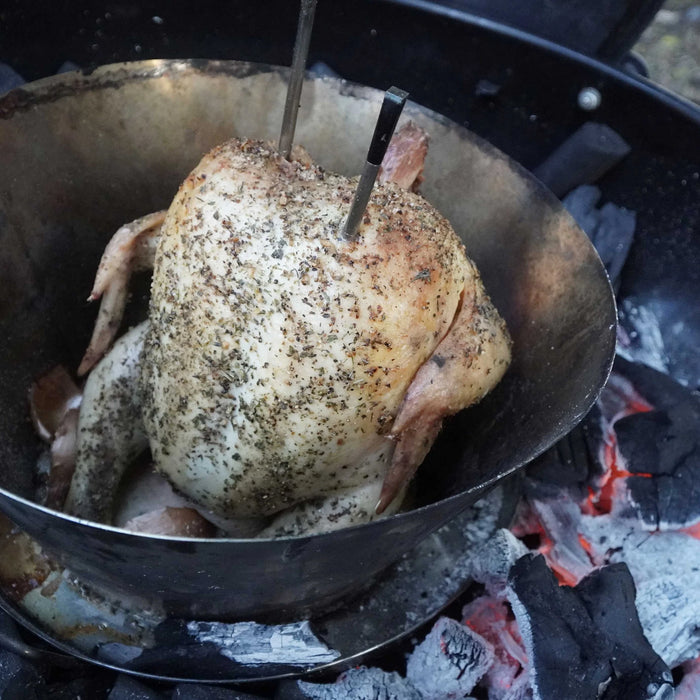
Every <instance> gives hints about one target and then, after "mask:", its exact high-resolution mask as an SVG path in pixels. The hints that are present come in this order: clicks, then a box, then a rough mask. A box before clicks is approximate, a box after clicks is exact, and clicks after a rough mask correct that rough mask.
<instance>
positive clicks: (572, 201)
mask: <svg viewBox="0 0 700 700" xmlns="http://www.w3.org/2000/svg"><path fill="white" fill-rule="evenodd" d="M600 194H601V193H600V190H599V189H598V188H597V187H594V186H593V185H583V186H582V187H578V188H576V189H575V190H573V191H572V192H570V193H569V194H568V195H567V196H566V197H565V198H564V206H565V207H566V208H567V209H568V211H569V213H570V214H571V216H573V217H574V219H575V220H576V223H577V224H578V225H579V226H580V227H581V228H582V229H583V230H584V231H585V232H586V234H587V235H588V237H589V238H590V239H591V242H592V243H593V245H594V246H595V248H596V250H597V251H598V255H600V258H601V260H602V261H603V264H604V265H605V269H606V270H607V271H608V275H609V276H610V279H611V281H612V282H613V284H615V283H616V282H617V280H618V277H619V276H620V272H621V271H622V267H623V265H624V264H625V260H626V259H627V255H628V254H629V251H630V248H631V246H632V238H633V237H634V230H635V228H636V215H635V213H634V212H632V211H629V210H628V209H624V208H623V207H618V206H616V205H615V204H613V203H612V202H608V203H607V204H605V205H604V206H603V207H601V208H600V209H598V208H596V204H597V203H598V200H599V199H600Z"/></svg>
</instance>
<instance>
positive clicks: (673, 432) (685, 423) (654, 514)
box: [612, 359, 700, 530]
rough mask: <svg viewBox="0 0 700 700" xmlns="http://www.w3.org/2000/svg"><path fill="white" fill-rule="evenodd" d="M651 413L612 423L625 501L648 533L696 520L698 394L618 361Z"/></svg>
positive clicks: (699, 491) (699, 518) (699, 515)
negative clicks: (623, 476) (625, 493)
mask: <svg viewBox="0 0 700 700" xmlns="http://www.w3.org/2000/svg"><path fill="white" fill-rule="evenodd" d="M615 371H616V372H617V373H618V374H620V375H622V376H623V377H624V378H625V379H627V380H628V381H629V382H630V383H631V385H632V386H633V387H634V389H635V391H636V393H637V394H638V395H640V396H641V397H643V399H644V400H645V401H646V402H647V403H648V404H649V406H650V410H644V411H631V412H629V414H628V415H624V416H622V417H620V418H619V419H617V420H614V421H613V422H612V429H613V431H614V439H615V443H616V446H617V452H616V454H615V455H614V459H616V460H617V461H618V463H619V465H618V467H619V470H621V471H623V472H625V474H626V479H625V486H626V489H627V498H626V501H628V503H629V505H630V507H631V508H633V509H634V511H635V513H636V515H637V517H639V518H640V519H641V520H642V522H643V523H644V525H645V527H646V528H647V529H649V530H655V529H662V530H669V529H680V528H684V527H689V526H692V525H695V524H697V523H698V522H700V395H698V394H697V393H696V392H692V391H690V390H688V389H687V388H686V387H683V386H682V385H680V384H678V383H677V382H675V381H674V380H673V379H672V378H670V377H668V376H667V375H665V374H663V373H661V372H658V371H656V370H654V369H652V368H649V367H645V366H644V365H640V364H636V363H630V362H627V361H625V360H621V359H620V360H618V361H617V362H616V365H615Z"/></svg>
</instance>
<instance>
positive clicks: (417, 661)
mask: <svg viewBox="0 0 700 700" xmlns="http://www.w3.org/2000/svg"><path fill="white" fill-rule="evenodd" d="M492 664H493V647H492V646H491V644H489V643H488V642H487V641H486V640H485V639H484V638H483V637H481V636H480V635H478V634H476V633H475V632H473V631H472V630H470V629H469V628H468V627H465V626H464V625H461V624H460V623H459V622H457V621H456V620H452V619H450V618H448V617H443V618H440V619H439V620H438V621H437V622H436V623H435V625H434V626H433V629H432V630H431V631H430V633H429V634H428V636H427V637H426V638H425V639H424V640H423V641H422V642H421V643H420V644H419V645H418V646H417V647H416V648H415V650H414V651H413V653H412V654H411V656H410V658H409V659H408V664H407V666H406V678H407V679H408V680H409V681H410V682H411V683H412V685H413V686H414V687H415V688H416V689H417V690H418V691H419V693H420V694H421V697H422V698H424V700H442V699H443V698H445V697H447V698H451V697H454V698H463V697H465V696H466V695H467V694H468V693H470V692H471V691H472V689H473V688H474V686H475V685H476V684H477V683H478V682H479V680H480V679H481V678H482V676H483V675H484V674H485V673H486V671H487V670H488V669H489V668H490V666H491V665H492Z"/></svg>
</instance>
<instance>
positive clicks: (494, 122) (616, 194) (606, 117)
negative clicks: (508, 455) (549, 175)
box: [18, 2, 700, 430]
mask: <svg viewBox="0 0 700 700" xmlns="http://www.w3.org/2000/svg"><path fill="white" fill-rule="evenodd" d="M351 5H352V6H351ZM362 5H363V7H362V12H357V3H345V2H337V3H334V5H333V8H332V9H329V8H328V7H327V8H326V9H325V11H321V12H319V15H318V18H317V29H316V34H315V39H314V44H313V45H312V56H311V61H310V62H311V63H313V62H314V61H322V62H323V63H324V64H326V65H328V66H330V67H331V68H332V69H333V70H334V71H336V72H337V73H339V74H340V75H342V76H343V77H345V78H348V79H350V80H354V81H357V82H360V83H363V84H367V85H371V86H375V87H380V88H383V87H385V86H386V85H387V84H389V83H391V82H400V83H401V84H402V86H404V87H405V88H406V89H408V90H410V91H411V93H412V96H413V97H414V99H415V100H416V101H417V102H420V103H422V104H425V105H427V106H429V107H430V108H432V109H435V110H436V111H437V112H439V113H442V114H445V115H446V116H448V117H449V118H451V119H454V120H455V121H457V122H459V123H463V124H466V125H467V126H468V127H469V128H470V129H471V130H473V131H474V132H475V133H477V134H479V135H480V136H482V137H484V138H486V139H487V140H489V141H490V142H491V143H493V144H494V145H495V146H497V147H498V148H500V149H501V150H503V151H504V152H506V153H507V154H509V155H510V156H511V157H513V158H514V159H515V160H517V161H519V162H521V163H522V164H523V165H525V166H526V167H527V168H529V169H534V168H535V167H536V166H537V165H539V163H540V162H541V161H542V160H543V159H544V158H545V157H546V156H547V155H548V154H549V153H550V152H551V151H552V150H554V149H555V148H556V147H557V146H558V145H559V144H560V143H561V142H562V141H563V140H564V139H565V138H566V137H567V136H569V135H570V134H571V133H572V132H573V131H574V130H575V129H576V128H578V127H579V126H580V125H581V124H583V123H584V122H586V121H589V120H591V119H595V120H596V121H600V122H603V123H605V124H607V125H609V126H611V127H612V128H614V129H615V130H616V131H617V132H618V133H620V134H621V135H622V136H623V137H624V138H625V140H626V141H627V142H628V143H629V144H630V146H631V149H632V150H631V153H630V155H629V156H628V157H627V158H626V159H625V160H624V161H623V162H622V163H621V164H619V165H618V166H617V167H616V168H615V169H614V170H612V171H610V172H609V173H608V174H607V175H606V176H605V177H604V178H603V179H602V180H601V181H599V183H598V184H599V186H600V187H601V189H602V191H603V196H604V198H606V199H609V200H611V201H614V202H616V203H617V204H619V205H621V206H625V207H628V208H630V209H633V210H635V211H636V212H637V236H636V241H635V244H634V247H633V249H632V253H631V257H630V259H629V261H628V263H627V265H626V267H625V269H624V271H623V276H622V280H621V286H620V291H619V297H618V298H619V300H620V301H621V302H623V304H624V302H625V301H628V302H629V303H630V304H631V305H633V306H636V307H638V306H640V305H641V306H651V307H653V309H655V310H656V312H657V315H658V319H659V323H660V326H661V328H662V330H668V337H669V340H670V342H669V344H668V345H667V347H666V350H667V354H666V358H665V360H666V361H667V363H668V369H669V370H670V371H671V373H672V374H674V375H676V376H678V377H679V378H681V379H683V380H684V381H686V382H688V383H690V384H691V385H693V386H696V385H697V384H698V381H699V379H700V364H699V361H698V359H697V353H696V352H695V350H694V349H695V348H696V347H697V341H698V335H699V334H700V319H699V318H698V315H699V314H700V310H699V309H698V307H697V304H696V301H695V300H696V299H697V298H699V295H698V292H700V275H699V273H698V260H699V259H700V254H699V250H700V248H699V246H700V242H699V240H698V234H697V230H698V225H699V221H700V216H699V215H700V196H699V195H698V188H699V187H700V185H699V183H698V172H700V152H699V148H700V145H699V144H700V138H698V137H699V136H700V115H699V114H698V110H697V108H695V107H694V106H692V105H690V104H688V103H686V102H684V101H683V100H682V99H680V98H677V97H675V96H672V95H670V94H668V93H665V92H664V91H663V90H660V89H658V88H657V87H655V86H653V85H651V84H649V83H647V82H646V81H645V80H644V79H643V78H640V77H639V76H637V75H628V74H626V73H623V72H620V71H619V70H617V69H615V68H612V67H610V66H608V65H605V64H602V63H599V62H597V61H596V60H595V59H592V58H589V57H586V56H583V55H581V54H577V53H574V52H573V51H571V50H570V49H567V48H564V47H562V46H557V45H554V44H551V43H549V42H548V41H546V40H543V39H539V38H535V37H533V36H529V35H525V34H523V33H521V32H520V31H518V30H513V29H508V28H506V27H504V26H501V25H497V24H495V23H493V22H490V21H485V20H483V19H475V18H474V17H470V16H469V15H467V14H465V13H464V12H462V11H460V10H458V9H456V8H455V7H454V6H452V7H449V8H448V7H445V6H444V5H443V6H437V7H430V8H426V7H425V5H426V4H425V3H417V2H412V3H384V2H378V3H366V4H365V3H362ZM148 9H151V8H150V7H149V8H148ZM153 9H154V14H153V16H160V15H158V12H157V11H156V9H157V8H153ZM275 9H277V10H279V16H280V17H284V15H285V12H284V10H283V8H281V7H275ZM203 10H204V14H205V15H206V14H207V12H209V11H211V10H212V6H207V5H206V4H205V5H204V6H203ZM248 12H254V11H252V10H248ZM162 14H163V15H165V16H166V19H167V13H166V11H165V10H164V9H163V10H162ZM249 18H250V16H249ZM147 19H148V18H147ZM90 20H91V21H92V20H94V17H90ZM82 21H85V20H82ZM256 21H260V18H258V20H255V21H253V22H252V25H247V26H255V24H256ZM281 25H282V23H280V25H279V26H277V27H274V28H273V34H277V36H275V39H276V41H274V42H270V43H266V42H262V41H260V40H259V39H258V38H256V36H255V31H254V30H251V32H250V35H247V36H245V37H242V39H241V42H240V46H241V50H240V52H238V51H237V52H236V56H237V57H240V58H246V59H253V60H263V61H270V62H273V63H282V64H284V63H287V62H288V55H289V52H290V49H291V44H290V40H289V37H290V36H292V35H293V29H290V30H289V31H286V32H283V31H282V29H281ZM157 26H158V25H157ZM157 26H156V28H157ZM163 26H165V25H163ZM289 27H291V28H293V20H292V19H291V18H290V20H289ZM341 27H342V30H341V29H340V28H341ZM169 31H172V30H169ZM282 34H285V36H284V37H283V36H282ZM173 36H174V34H173ZM207 39H208V40H210V44H209V48H208V49H206V48H204V42H202V43H200V44H197V43H196V42H191V41H190V42H183V43H178V42H177V41H173V42H172V43H170V44H169V45H167V46H166V45H164V44H162V43H161V44H159V43H158V42H154V44H153V45H148V44H146V43H143V44H139V46H140V47H141V48H140V49H137V48H135V45H134V44H133V43H132V42H129V48H128V49H126V48H125V47H124V45H123V44H122V45H121V46H119V45H118V42H116V43H115V41H116V40H115V38H114V37H111V36H108V37H107V39H106V40H105V41H104V42H102V43H101V44H100V45H98V47H97V49H94V50H92V49H88V50H85V51H82V52H81V51H77V52H76V53H74V54H73V55H70V56H66V54H63V55H61V56H58V55H54V56H51V57H50V58H49V57H47V56H45V55H44V56H42V59H41V61H39V66H40V67H39V68H36V67H35V68H34V70H39V71H42V72H41V73H39V75H42V74H47V73H50V72H53V70H55V68H56V67H58V65H60V63H61V62H62V60H64V59H65V58H66V57H69V58H71V59H72V60H74V61H76V62H77V63H80V64H82V65H86V66H89V65H90V64H91V63H92V62H97V63H106V62H110V61H112V60H114V59H115V58H119V59H122V58H124V59H131V58H141V57H143V53H144V51H146V52H155V53H157V54H158V55H165V56H167V55H183V54H186V55H202V56H204V55H206V56H208V57H216V56H217V55H222V56H225V57H228V56H229V55H230V54H229V53H228V52H229V49H230V46H229V44H227V42H226V41H225V40H224V38H223V37H222V36H221V35H216V34H214V35H213V36H208V37H207ZM406 47H411V50H410V51H407V50H406ZM91 51H92V53H90V52H91ZM173 52H174V53H173ZM35 58H36V57H35ZM47 64H48V67H47ZM18 68H20V69H21V68H22V66H21V65H19V66H18ZM25 75H26V76H27V77H39V76H38V75H32V74H31V71H25ZM543 76H546V79H543ZM407 79H408V80H407ZM589 87H594V88H595V89H596V90H597V91H598V92H599V93H600V95H601V98H602V99H601V103H600V106H599V107H598V108H597V109H596V110H595V111H594V112H593V113H591V112H587V111H584V110H582V109H581V107H580V106H579V102H578V96H579V94H580V93H581V91H582V90H584V89H585V88H589ZM681 322H682V323H683V324H684V330H683V332H682V333H678V332H675V333H674V332H672V329H673V328H677V327H678V325H679V323H681ZM624 323H626V319H624V318H623V324H624ZM629 330H630V331H634V328H630V329H629ZM455 429H456V430H458V429H459V428H458V427H457V428H455Z"/></svg>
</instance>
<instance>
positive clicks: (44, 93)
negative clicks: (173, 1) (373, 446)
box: [0, 61, 615, 503]
mask: <svg viewBox="0 0 700 700" xmlns="http://www.w3.org/2000/svg"><path fill="white" fill-rule="evenodd" d="M285 87H286V83H285V78H284V74H283V72H282V71H279V70H276V69H272V68H270V67H261V66H254V65H249V64H241V63H235V62H231V63H201V62H185V61H180V62H178V61H174V62H173V61H171V62H160V61H154V62H145V63H142V64H133V65H131V64H130V65H124V66H115V67H108V68H104V69H100V70H98V71H96V72H95V73H94V74H92V75H91V76H88V77H86V76H83V75H80V74H68V75H64V76H60V77H59V78H55V79H49V80H47V81H41V82H39V83H36V84H34V85H33V86H29V87H28V88H27V89H26V90H23V91H19V92H15V93H11V94H10V95H9V96H8V97H6V98H4V100H3V101H2V107H3V110H2V112H3V114H4V115H5V118H4V119H3V120H2V121H1V122H0V143H2V154H1V156H0V157H1V158H2V163H3V168H2V175H1V176H0V236H1V238H2V242H3V245H2V251H1V253H0V269H1V274H2V279H3V281H4V290H3V293H2V295H1V298H0V327H1V332H2V334H3V337H4V338H5V339H6V341H5V342H4V343H3V344H2V346H1V347H0V376H1V377H2V382H3V386H4V387H5V390H4V392H3V393H2V396H0V406H1V410H0V430H2V435H3V441H2V445H0V459H1V460H2V464H3V468H2V470H0V487H2V488H3V489H5V490H6V491H7V492H9V493H10V494H17V495H20V496H23V497H27V498H31V496H32V490H33V475H34V470H35V464H36V459H37V456H38V454H39V451H40V445H39V443H38V441H37V440H36V438H35V437H34V435H33V431H32V428H31V426H30V425H29V423H28V420H27V401H26V393H27V388H28V387H29V385H30V384H31V382H32V380H33V379H35V378H36V377H37V376H40V375H41V374H42V373H44V372H45V371H47V370H48V369H50V368H51V367H52V366H54V365H56V364H59V363H60V364H64V365H65V366H66V367H68V368H70V369H74V368H75V367H76V366H77V364H78V361H79V358H80V355H81V353H82V351H83V350H84V348H85V347H86V344H87V341H88V338H89V334H90V331H91V327H92V323H93V321H94V316H95V313H96V308H94V307H91V306H89V305H88V304H87V303H86V302H85V298H86V296H87V293H88V290H89V289H90V287H91V283H92V279H93V275H94V272H95V269H96V266H97V262H98V260H99V257H100V254H101V252H102V250H103V248H104V245H105V243H106V241H107V240H108V239H109V237H110V236H111V234H112V233H113V232H114V231H115V230H116V229H117V228H118V227H119V226H120V225H121V224H122V223H124V222H126V221H129V220H131V219H134V218H136V217H138V216H142V215H143V214H145V213H148V212H151V211H155V210H157V209H161V208H165V207H167V206H168V204H169V202H170V200H171V199H172V197H173V195H174V193H175V191H176V189H177V187H178V185H179V183H180V182H181V181H182V180H183V179H184V177H185V176H186V175H187V173H188V172H189V170H190V169H191V168H192V167H193V166H194V165H195V164H196V163H197V162H198V160H199V159H200V158H201V156H202V155H203V154H204V153H205V152H206V151H207V150H208V149H209V148H210V147H212V146H214V145H216V144H217V143H220V142H222V141H223V140H225V139H227V138H229V137H231V136H245V137H250V138H263V139H269V140H276V138H277V135H278V132H279V125H280V120H281V114H282V107H283V102H284V95H285ZM381 96H382V95H381V93H379V92H378V91H375V90H371V89H368V88H363V87H358V86H353V85H349V84H346V83H343V82H341V81H336V80H329V79H309V80H307V82H306V84H305V85H304V92H303V100H302V107H301V110H300V114H299V119H298V130H297V135H296V138H295V142H296V143H300V144H303V145H304V146H305V147H306V148H307V149H308V150H309V152H310V153H311V155H312V156H313V157H314V158H315V159H316V160H317V161H318V162H319V163H320V164H321V165H323V166H324V167H326V168H328V169H330V170H334V171H338V172H341V173H345V174H355V173H358V172H359V171H360V169H361V166H362V162H363V159H364V155H365V153H366V147H367V144H368V142H369V138H370V135H371V131H372V128H373V124H374V119H375V118H376V114H377V112H378V106H379V104H380V101H381ZM402 119H403V120H407V119H413V120H414V121H416V122H418V123H420V124H421V125H422V126H424V127H425V128H426V129H427V130H428V131H429V133H430V135H431V147H430V151H429V155H428V159H427V162H426V168H425V175H426V180H425V183H424V185H423V187H422V191H423V194H424V195H425V196H426V198H427V199H428V200H430V201H431V202H432V203H433V204H434V205H435V206H436V207H437V208H438V209H440V210H441V211H442V212H443V214H445V215H446V216H447V217H448V219H450V221H451V222H452V224H453V226H454V228H455V230H456V231H457V232H458V233H459V235H460V236H461V237H462V239H463V240H464V242H465V244H466V247H467V251H468V254H469V255H470V256H471V257H472V258H473V259H474V260H475V261H476V263H477V265H478V266H479V269H480V271H481V273H482V276H483V278H484V281H485V284H486V287H487V289H488V290H489V293H490V294H491V296H492V298H493V300H494V302H495V304H496V306H497V307H498V309H499V310H500V312H501V313H502V314H503V316H504V317H505V319H506V321H507V323H508V326H509V329H510V331H511V334H512V336H513V339H514V356H513V365H512V367H511V369H510V370H509V372H508V374H507V376H506V378H505V379H504V381H503V382H502V383H501V385H500V386H499V387H498V389H497V390H496V391H495V392H494V393H493V394H492V395H491V396H490V397H488V399H487V400H486V401H485V402H484V403H483V404H482V405H480V406H479V407H477V408H475V409H470V410H469V411H466V412H464V413H463V414H461V415H460V416H459V417H457V419H456V420H455V421H454V422H453V426H454V425H456V426H457V427H456V428H455V427H453V428H452V431H451V432H450V431H448V432H447V435H448V436H449V438H446V439H443V440H441V442H440V444H439V445H438V449H437V450H436V451H435V452H434V455H433V456H432V457H431V460H430V470H431V472H430V474H429V475H428V476H427V477H426V475H423V478H422V481H421V483H423V484H424V485H425V488H424V489H422V493H421V495H420V497H419V503H430V502H436V501H439V500H441V499H444V498H445V497H447V496H451V495H454V494H457V493H460V492H463V491H465V490H468V489H470V488H472V487H474V486H475V485H477V484H479V483H483V482H484V481H488V480H492V479H495V478H497V477H499V476H501V475H503V474H505V473H507V472H509V471H512V470H513V469H514V468H516V467H518V466H520V465H521V464H523V463H525V462H526V461H528V460H529V459H531V458H533V457H534V456H536V454H538V453H539V452H541V451H542V450H544V449H545V448H546V447H548V446H549V445H551V444H552V443H553V442H554V441H555V440H556V439H558V438H559V437H560V436H562V435H563V434H565V433H566V432H567V431H568V429H570V428H571V427H572V426H573V425H574V424H575V422H577V421H578V420H579V419H580V418H581V417H582V416H583V415H584V414H585V412H586V410H587V409H588V408H589V406H590V405H591V403H592V402H593V400H594V399H595V396H596V394H597V392H598V391H599V389H600V387H601V386H602V384H603V383H604V381H605V378H606V376H607V373H608V371H609V367H610V362H611V359H612V354H613V348H614V323H615V311H614V304H613V299H612V294H611V291H610V288H609V284H608V282H607V278H606V277H605V274H604V272H603V270H602V266H601V265H600V262H599V260H598V258H597V256H596V254H595V252H594V251H593V249H592V247H591V246H590V244H589V243H588V241H587V239H586V237H585V235H584V234H583V233H582V232H581V231H580V230H579V229H578V228H577V227H576V226H575V225H574V224H573V222H572V220H571V219H570V218H569V217H568V215H567V214H566V213H565V212H564V211H563V209H562V208H561V206H560V205H559V203H558V202H557V201H556V200H555V199H554V198H553V197H552V196H551V195H550V194H549V193H548V192H547V191H545V190H544V189H543V188H542V187H541V186H540V185H539V184H538V183H537V182H536V181H535V180H534V179H532V178H530V177H528V176H526V175H525V174H524V173H523V171H522V170H521V169H520V168H519V167H518V166H517V165H515V164H513V163H512V162H511V161H509V160H508V159H507V158H506V157H505V156H503V155H502V154H500V153H499V152H497V151H496V150H495V149H493V148H492V147H490V146H489V145H488V144H485V143H484V142H482V141H481V140H479V139H478V138H476V137H475V136H474V135H472V134H470V133H469V132H467V131H466V130H464V129H462V128H460V127H458V126H456V125H455V124H453V123H450V122H448V121H446V120H444V119H443V118H441V117H439V116H438V115H436V114H434V113H431V112H429V111H427V110H424V109H421V108H419V107H417V106H415V105H410V106H409V107H408V108H407V110H406V112H405V114H404V116H403V117H402ZM146 295H147V281H145V282H143V283H142V284H141V286H140V287H139V288H137V291H136V292H135V294H134V298H135V302H136V303H134V304H132V316H131V317H130V318H129V319H127V323H129V322H131V323H133V322H134V321H135V320H136V318H137V316H138V314H139V313H142V312H143V307H144V299H145V297H146ZM455 435H459V439H458V440H457V439H455V437H454V436H455Z"/></svg>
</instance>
